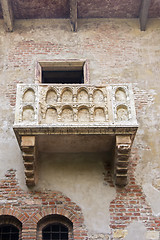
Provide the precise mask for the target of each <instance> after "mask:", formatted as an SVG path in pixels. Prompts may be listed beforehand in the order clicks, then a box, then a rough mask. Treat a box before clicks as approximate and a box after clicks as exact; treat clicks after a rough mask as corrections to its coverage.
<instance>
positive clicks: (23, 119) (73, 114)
mask: <svg viewBox="0 0 160 240" xmlns="http://www.w3.org/2000/svg"><path fill="white" fill-rule="evenodd" d="M137 127H138V125H137V120H136V114H135V106H134V98H133V92H132V87H131V85H130V84H119V85H105V86H94V85H84V84H83V85H81V84H77V85H76V84H39V85H38V84H19V85H18V86H17V97H16V111H15V123H14V131H15V134H16V136H17V139H18V142H19V145H20V148H21V150H22V152H23V158H24V165H25V174H26V183H27V185H28V186H33V185H35V184H36V178H37V177H36V165H37V153H38V152H40V150H43V149H45V150H46V149H47V151H49V152H51V151H56V149H58V150H59V151H62V152H73V151H74V152H85V151H90V152H92V151H93V152H94V151H106V152H109V151H111V150H112V149H113V148H114V149H115V154H114V156H115V157H114V159H113V162H114V173H113V176H114V181H115V184H116V185H121V186H122V185H126V183H127V166H128V158H129V153H130V150H131V145H132V142H133V139H134V136H135V134H136V131H137ZM66 143H67V144H66ZM58 150H57V151H58Z"/></svg>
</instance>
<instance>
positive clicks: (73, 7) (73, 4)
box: [70, 0, 77, 32]
mask: <svg viewBox="0 0 160 240" xmlns="http://www.w3.org/2000/svg"><path fill="white" fill-rule="evenodd" d="M70 21H71V29H72V31H73V32H77V0H70Z"/></svg>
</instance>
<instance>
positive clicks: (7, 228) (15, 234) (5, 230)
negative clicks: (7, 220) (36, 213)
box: [0, 224, 19, 240]
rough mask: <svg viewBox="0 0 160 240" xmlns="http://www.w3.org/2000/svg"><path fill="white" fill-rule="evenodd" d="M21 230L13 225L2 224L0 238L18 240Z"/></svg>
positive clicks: (0, 239) (1, 239) (2, 239)
mask: <svg viewBox="0 0 160 240" xmlns="http://www.w3.org/2000/svg"><path fill="white" fill-rule="evenodd" d="M18 239H19V230H18V228H16V227H15V226H13V225H10V224H3V225H0V240H18Z"/></svg>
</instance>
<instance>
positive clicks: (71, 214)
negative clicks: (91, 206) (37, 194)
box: [33, 207, 84, 224]
mask: <svg viewBox="0 0 160 240" xmlns="http://www.w3.org/2000/svg"><path fill="white" fill-rule="evenodd" d="M48 215H61V216H64V217H66V218H68V219H69V220H70V221H71V222H72V223H73V224H74V223H75V222H77V221H78V220H79V219H83V216H81V215H82V213H80V214H78V213H77V211H74V210H72V209H66V208H65V209H64V208H63V207H58V208H57V207H52V208H51V207H50V208H46V209H43V210H42V211H41V212H40V213H39V212H37V213H36V214H35V215H34V216H33V219H34V222H36V223H38V222H39V221H40V220H41V219H42V218H44V217H47V216H48ZM83 220H84V219H83Z"/></svg>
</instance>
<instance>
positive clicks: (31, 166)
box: [21, 136, 37, 187]
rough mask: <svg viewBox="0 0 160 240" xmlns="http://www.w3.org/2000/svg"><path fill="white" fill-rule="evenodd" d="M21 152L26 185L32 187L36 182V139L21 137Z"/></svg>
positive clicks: (33, 137)
mask: <svg viewBox="0 0 160 240" xmlns="http://www.w3.org/2000/svg"><path fill="white" fill-rule="evenodd" d="M21 150H22V156H23V160H24V166H25V176H26V184H27V186H30V187H33V186H35V184H36V182H37V176H36V172H37V171H36V168H37V166H36V165H37V160H36V158H37V157H36V155H37V154H36V137H35V136H22V137H21Z"/></svg>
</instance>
